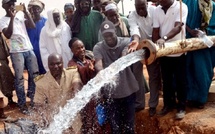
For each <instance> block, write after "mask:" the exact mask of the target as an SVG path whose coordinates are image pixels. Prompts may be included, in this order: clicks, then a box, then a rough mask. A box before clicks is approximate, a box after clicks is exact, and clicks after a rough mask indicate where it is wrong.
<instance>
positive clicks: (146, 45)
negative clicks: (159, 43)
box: [137, 39, 157, 65]
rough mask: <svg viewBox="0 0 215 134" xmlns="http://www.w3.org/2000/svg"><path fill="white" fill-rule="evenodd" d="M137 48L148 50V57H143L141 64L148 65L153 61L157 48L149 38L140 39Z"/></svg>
mask: <svg viewBox="0 0 215 134" xmlns="http://www.w3.org/2000/svg"><path fill="white" fill-rule="evenodd" d="M137 49H147V50H148V51H149V56H148V58H146V59H143V60H142V61H141V62H142V63H143V64H146V65H149V64H151V63H152V62H153V61H155V59H156V52H157V48H156V46H155V44H154V43H153V42H152V41H151V40H148V39H144V40H142V41H140V42H139V46H138V48H137Z"/></svg>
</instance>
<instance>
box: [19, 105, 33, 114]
mask: <svg viewBox="0 0 215 134" xmlns="http://www.w3.org/2000/svg"><path fill="white" fill-rule="evenodd" d="M19 110H20V112H21V113H23V114H25V115H30V112H29V111H28V107H27V106H26V105H24V106H20V107H19Z"/></svg>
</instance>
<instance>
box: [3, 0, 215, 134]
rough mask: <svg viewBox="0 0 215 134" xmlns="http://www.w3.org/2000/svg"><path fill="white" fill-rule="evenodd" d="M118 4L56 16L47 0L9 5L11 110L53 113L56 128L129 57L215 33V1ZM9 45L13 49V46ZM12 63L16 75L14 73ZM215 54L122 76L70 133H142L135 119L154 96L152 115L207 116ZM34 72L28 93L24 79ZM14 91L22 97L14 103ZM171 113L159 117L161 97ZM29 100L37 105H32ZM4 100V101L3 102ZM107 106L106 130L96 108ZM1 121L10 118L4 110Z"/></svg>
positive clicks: (173, 58)
mask: <svg viewBox="0 0 215 134" xmlns="http://www.w3.org/2000/svg"><path fill="white" fill-rule="evenodd" d="M116 2H117V1H114V0H74V5H73V4H72V3H66V4H65V6H64V13H61V12H60V10H59V9H58V8H53V9H50V10H49V11H48V12H47V18H46V17H44V16H43V15H41V12H42V11H43V10H44V8H45V4H44V3H43V2H42V1H41V0H30V1H29V3H28V5H27V6H25V3H21V4H20V6H22V9H21V10H18V9H16V8H15V7H16V4H15V3H16V0H2V8H3V9H5V12H6V14H5V16H3V17H1V19H0V32H1V38H0V89H1V91H2V93H3V94H4V96H6V97H7V98H8V105H9V106H14V105H16V106H17V107H18V108H19V110H20V112H21V113H23V114H26V115H29V114H30V112H31V111H29V107H30V108H33V109H34V110H35V111H37V112H39V113H43V112H44V111H45V112H46V113H47V114H46V120H47V122H48V123H50V122H51V121H52V120H53V116H54V114H56V113H58V112H59V107H60V106H64V105H65V104H66V101H67V100H69V99H71V98H73V97H74V95H75V93H76V92H78V91H80V90H81V88H82V86H83V85H85V84H87V82H88V81H89V80H90V79H92V78H94V77H95V76H96V74H97V73H98V72H99V71H101V70H103V69H105V68H107V67H108V66H109V65H110V64H111V63H113V62H114V61H116V60H117V59H119V58H120V57H122V56H125V55H127V54H128V53H132V52H134V51H136V50H137V48H138V45H139V42H140V41H141V40H143V39H149V40H151V41H153V42H154V43H155V44H161V45H164V44H165V42H172V41H176V40H183V39H185V38H194V37H198V36H199V34H200V33H199V31H200V30H201V31H203V32H204V33H205V34H207V35H214V34H215V2H214V1H212V0H192V1H191V0H183V1H182V3H181V2H180V1H177V0H150V1H147V0H135V2H134V6H135V11H131V12H130V14H129V15H128V16H124V15H123V14H120V13H119V11H118V7H117V3H116ZM6 40H7V43H6ZM9 57H10V59H11V62H12V66H13V69H14V74H13V73H12V72H11V70H10V68H9V66H8V63H9V61H8V58H9ZM214 66H215V48H213V47H212V48H206V49H202V50H197V51H193V52H187V53H180V54H172V55H167V56H164V57H160V58H158V59H156V60H155V61H154V62H153V63H152V64H150V65H146V67H147V71H148V74H149V83H148V84H147V82H146V80H145V77H144V75H143V64H142V63H141V62H137V63H135V64H133V65H131V66H129V67H127V68H126V69H125V70H123V71H121V72H120V73H119V75H118V82H117V85H116V86H115V87H112V86H111V87H110V86H108V85H104V87H103V88H102V90H101V92H100V93H99V98H93V99H91V100H90V102H89V103H88V104H87V105H86V106H85V108H83V109H82V111H81V112H80V113H79V114H78V115H77V117H76V119H75V120H74V122H75V123H73V124H72V126H71V127H70V128H69V131H72V132H74V133H83V134H87V133H98V134H99V133H112V134H120V133H125V134H127V133H128V134H134V133H135V129H134V126H135V125H134V124H135V112H138V111H140V110H143V109H145V93H146V92H147V91H149V90H150V99H149V111H148V112H149V116H150V117H153V116H155V115H157V116H164V115H166V114H168V113H169V112H170V111H171V110H173V109H177V113H176V115H175V119H179V120H180V119H183V118H184V117H185V114H186V106H189V107H195V108H199V109H202V108H204V105H205V103H206V102H207V96H208V92H209V88H210V84H211V82H212V78H213V76H214V74H213V69H214ZM24 70H27V72H28V87H27V94H26V93H25V90H24V89H25V87H24V77H23V72H24ZM13 90H15V91H16V95H17V98H18V101H17V104H16V102H14V101H13V99H12V98H13V93H12V92H13ZM160 91H163V108H162V109H161V110H160V111H158V112H157V109H156V107H157V106H158V103H159V92H160ZM26 97H28V98H30V104H29V105H27V103H26ZM1 98H2V97H0V101H1ZM98 105H100V106H101V105H102V106H103V108H104V109H105V114H106V117H107V118H106V120H105V123H104V124H102V125H101V124H99V123H98V119H97V116H98V115H97V114H98V113H96V108H97V106H98ZM0 118H6V116H5V114H4V111H3V108H2V107H1V106H0Z"/></svg>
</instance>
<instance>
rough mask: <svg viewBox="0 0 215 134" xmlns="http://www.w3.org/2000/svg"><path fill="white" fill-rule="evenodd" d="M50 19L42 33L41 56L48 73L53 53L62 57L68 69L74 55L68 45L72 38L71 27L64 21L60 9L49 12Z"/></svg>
mask: <svg viewBox="0 0 215 134" xmlns="http://www.w3.org/2000/svg"><path fill="white" fill-rule="evenodd" d="M47 16H48V19H47V21H46V23H45V26H44V27H43V29H42V31H41V33H40V54H41V58H42V62H43V66H44V68H45V69H46V71H48V70H49V69H48V63H47V59H48V56H49V55H50V54H52V53H58V54H60V55H62V57H63V61H64V67H67V64H68V62H69V60H70V59H71V58H72V53H71V51H70V48H69V46H68V43H69V41H70V39H71V37H72V35H71V30H70V27H69V25H68V24H67V23H66V22H65V21H63V19H62V14H61V13H60V11H59V10H58V9H52V10H49V11H48V12H47Z"/></svg>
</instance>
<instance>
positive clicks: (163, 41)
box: [156, 38, 165, 48]
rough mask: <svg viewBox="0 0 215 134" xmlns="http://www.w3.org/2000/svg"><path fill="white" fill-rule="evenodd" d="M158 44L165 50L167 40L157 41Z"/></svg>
mask: <svg viewBox="0 0 215 134" xmlns="http://www.w3.org/2000/svg"><path fill="white" fill-rule="evenodd" d="M156 44H157V45H158V46H159V48H164V44H165V40H164V39H162V38H161V39H159V40H157V42H156Z"/></svg>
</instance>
